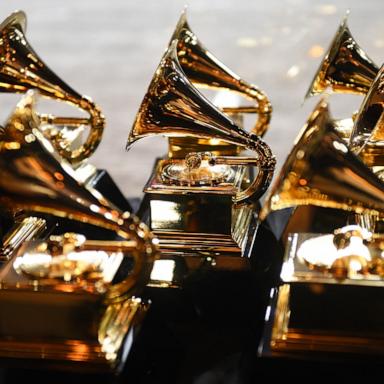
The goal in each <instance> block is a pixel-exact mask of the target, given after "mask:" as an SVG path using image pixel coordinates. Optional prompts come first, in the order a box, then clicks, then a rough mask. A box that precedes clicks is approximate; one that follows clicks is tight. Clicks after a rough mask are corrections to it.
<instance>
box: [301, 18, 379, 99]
mask: <svg viewBox="0 0 384 384" xmlns="http://www.w3.org/2000/svg"><path fill="white" fill-rule="evenodd" d="M347 16H348V14H347V15H346V16H345V17H344V19H343V21H342V22H341V24H340V26H339V28H338V30H337V32H336V34H335V36H334V38H333V40H332V42H331V44H330V47H329V49H328V51H327V53H326V54H325V56H324V58H323V60H322V62H321V64H320V66H319V68H318V70H317V72H316V74H315V77H314V79H313V81H312V83H311V85H310V87H309V89H308V91H307V93H306V96H305V98H308V97H310V96H314V95H317V94H320V93H323V92H324V91H326V90H327V89H328V88H330V89H331V90H332V91H333V92H341V93H355V94H363V95H364V94H366V93H367V92H368V90H369V88H370V87H371V84H372V82H373V80H374V79H375V77H376V75H377V72H378V70H379V68H378V67H377V65H376V64H375V63H374V62H373V61H372V60H371V59H370V58H369V57H368V55H367V54H366V53H365V52H364V51H363V50H362V48H361V47H360V46H359V44H357V42H356V40H355V39H354V38H353V36H352V34H351V32H350V30H349V28H348V25H347Z"/></svg>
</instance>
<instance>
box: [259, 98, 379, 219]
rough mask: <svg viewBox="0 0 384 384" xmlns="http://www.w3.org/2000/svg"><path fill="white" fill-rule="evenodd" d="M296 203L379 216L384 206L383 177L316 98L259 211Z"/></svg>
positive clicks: (285, 206) (323, 103)
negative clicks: (363, 158)
mask: <svg viewBox="0 0 384 384" xmlns="http://www.w3.org/2000/svg"><path fill="white" fill-rule="evenodd" d="M301 205H315V206H318V207H325V208H336V209H340V210H346V211H352V212H354V213H359V214H360V213H367V214H370V215H373V216H382V212H383V208H384V189H383V184H382V182H381V181H380V180H379V179H378V178H377V177H376V176H375V175H374V174H373V173H372V172H371V171H370V170H369V169H368V167H366V165H365V164H364V163H362V162H361V161H360V160H359V159H358V158H357V157H356V156H355V155H354V154H353V153H352V152H351V151H350V150H349V149H348V148H347V146H346V144H345V142H344V141H343V140H342V139H341V138H340V137H339V136H338V135H337V134H336V132H335V131H334V129H333V124H332V120H331V119H330V116H329V112H328V105H327V102H326V101H325V100H321V101H320V102H319V104H318V105H317V107H316V109H315V111H314V112H313V113H312V115H311V116H310V118H309V120H308V122H307V124H306V125H305V126H304V127H303V129H302V131H301V133H300V134H299V136H298V138H297V139H296V143H295V146H294V148H293V149H292V151H291V153H290V155H289V156H288V158H287V160H286V162H285V164H284V165H283V167H282V170H281V172H280V175H279V176H278V178H277V179H276V181H275V183H274V185H273V186H272V188H271V190H270V192H269V195H268V197H267V199H266V202H265V204H264V207H263V209H262V211H261V214H260V217H261V219H265V218H266V217H267V215H268V214H269V213H270V212H272V211H276V210H280V209H284V208H289V207H295V206H301Z"/></svg>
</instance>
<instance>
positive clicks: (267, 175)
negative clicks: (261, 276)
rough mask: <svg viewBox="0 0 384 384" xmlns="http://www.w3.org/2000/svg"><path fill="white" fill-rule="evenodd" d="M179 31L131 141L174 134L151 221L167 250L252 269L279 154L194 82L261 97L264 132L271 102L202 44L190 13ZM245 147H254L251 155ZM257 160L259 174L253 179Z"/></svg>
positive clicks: (161, 163) (152, 192) (149, 191)
mask: <svg viewBox="0 0 384 384" xmlns="http://www.w3.org/2000/svg"><path fill="white" fill-rule="evenodd" d="M174 36H176V37H175V38H174V39H173V40H171V42H170V45H169V47H168V49H167V51H166V53H165V54H164V56H163V58H162V60H161V62H160V65H159V67H158V68H157V70H156V72H155V75H154V77H153V79H152V82H151V84H150V86H149V88H148V91H147V94H146V95H145V97H144V100H143V102H142V104H141V106H140V109H139V112H138V113H137V117H136V120H135V122H134V124H133V127H132V130H131V132H130V134H129V138H128V144H127V147H128V148H129V147H130V146H131V145H132V144H133V143H134V142H135V141H137V140H138V139H141V138H143V137H147V136H152V135H163V136H167V137H169V138H170V141H169V143H170V146H169V153H168V156H167V157H165V158H163V159H159V160H158V161H157V163H156V165H155V167H154V171H153V173H152V175H151V176H150V178H149V180H148V182H147V184H146V186H145V188H144V192H145V200H146V201H148V211H149V220H148V221H149V226H150V228H151V230H152V231H153V232H154V234H155V235H156V236H157V237H158V238H159V240H160V248H161V254H162V257H174V256H182V257H184V259H185V260H187V263H188V259H190V260H191V262H193V263H195V262H196V260H201V262H199V263H203V264H204V263H208V264H211V265H214V266H216V268H224V269H225V268H229V269H231V268H234V267H235V268H245V267H246V265H247V260H246V259H247V257H249V253H250V249H251V246H252V241H253V235H254V233H255V229H256V226H257V224H256V223H257V213H256V212H257V204H258V203H257V200H258V198H259V197H260V196H262V194H263V193H264V191H265V190H266V189H267V187H268V185H269V183H270V181H271V178H272V175H273V171H274V167H275V159H274V156H273V155H272V152H271V150H270V148H269V147H268V145H267V144H266V143H265V142H264V141H263V140H262V139H261V138H260V137H259V136H258V135H256V134H255V133H254V132H253V131H252V132H250V133H248V132H247V131H246V130H244V129H243V128H241V127H239V126H237V125H236V124H235V123H234V121H232V120H231V119H230V118H229V117H228V116H227V115H226V114H225V113H224V112H223V111H222V110H220V109H219V108H218V107H216V106H215V105H213V104H212V102H210V101H209V100H208V99H207V98H206V97H204V96H203V94H202V93H200V92H199V90H198V89H197V88H196V86H195V84H196V83H197V84H200V85H201V84H202V83H203V84H204V85H206V86H211V84H214V86H215V87H219V88H224V89H229V90H235V91H236V92H243V93H244V92H245V93H250V94H251V95H252V96H253V98H254V99H256V100H260V102H259V106H258V108H257V111H258V112H261V113H260V115H259V120H258V123H257V124H256V128H255V130H256V131H258V132H259V133H263V132H264V130H265V129H266V126H267V124H268V121H269V113H270V106H269V102H268V101H267V100H266V99H265V96H264V95H263V94H262V93H260V92H259V91H257V89H256V88H255V87H253V86H252V87H251V86H248V85H247V83H245V82H244V81H242V80H240V79H239V78H238V77H236V76H234V75H232V74H231V73H230V72H229V71H228V70H226V69H225V70H224V69H223V68H224V67H223V66H222V64H220V63H218V61H216V60H214V59H213V58H212V55H210V54H208V53H207V51H206V50H205V49H204V48H202V46H201V45H200V43H199V42H198V40H197V38H196V37H195V35H194V34H193V33H192V32H191V31H190V29H189V27H188V25H187V24H186V21H185V16H184V15H183V16H182V18H181V21H180V22H179V24H178V27H177V29H176V32H175V35H174ZM224 71H225V72H224ZM259 108H261V110H260V109H259ZM245 109H246V112H247V111H248V110H252V111H253V112H254V111H255V107H252V108H250V107H247V108H245ZM224 110H225V111H226V109H224ZM234 112H235V110H231V113H234ZM236 112H238V110H236ZM240 150H242V151H244V150H248V151H249V152H250V153H249V155H245V156H244V155H241V154H240ZM253 167H256V168H257V173H256V176H255V177H253V178H250V176H252V175H253V173H252V172H250V171H249V170H250V169H252V168H253ZM236 266H237V267H236Z"/></svg>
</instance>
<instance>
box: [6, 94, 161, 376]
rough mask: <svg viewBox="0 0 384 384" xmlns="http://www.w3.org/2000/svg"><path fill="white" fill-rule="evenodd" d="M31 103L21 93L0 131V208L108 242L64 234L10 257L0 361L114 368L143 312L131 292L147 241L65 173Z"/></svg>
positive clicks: (153, 244) (67, 168)
mask: <svg viewBox="0 0 384 384" xmlns="http://www.w3.org/2000/svg"><path fill="white" fill-rule="evenodd" d="M34 99H35V95H34V92H33V91H29V92H27V93H26V95H24V96H23V98H22V100H21V101H20V103H19V104H18V105H17V108H16V109H15V111H14V112H13V114H12V115H11V116H10V118H9V120H8V122H7V124H6V125H5V127H4V128H2V129H1V132H0V169H1V171H0V173H1V177H0V195H1V197H0V205H1V206H2V208H3V209H8V210H9V211H10V212H11V213H15V212H16V211H19V210H22V211H23V212H24V214H25V215H33V214H36V215H39V216H43V217H46V216H45V215H48V217H49V216H53V217H57V218H67V219H70V220H74V221H77V222H81V223H86V224H90V225H93V226H96V227H98V228H103V229H106V230H109V231H112V234H113V235H114V237H116V238H117V240H101V239H98V240H89V239H86V238H85V236H83V235H81V234H75V233H66V234H64V235H61V236H54V237H50V238H49V239H48V240H35V241H34V242H24V243H23V245H22V246H21V247H19V249H18V251H17V252H16V253H14V252H12V253H11V255H10V257H8V260H6V261H5V263H4V264H3V265H1V267H0V305H1V307H2V308H3V310H2V311H1V313H0V356H3V357H7V358H22V359H30V360H34V361H36V360H38V361H39V364H40V363H41V364H55V365H57V364H60V363H64V365H65V364H68V362H69V361H70V362H71V363H73V364H76V363H77V364H79V369H87V368H89V367H91V369H98V370H99V369H100V370H111V369H112V370H114V371H117V370H119V369H121V367H122V364H123V363H124V361H125V360H126V356H127V351H128V350H129V348H130V347H131V345H132V341H133V337H134V333H135V332H136V328H137V327H138V325H139V323H140V321H141V319H142V317H143V315H144V313H145V312H146V310H147V307H148V305H147V304H146V303H143V302H142V300H141V299H140V298H138V297H136V296H135V295H136V294H137V293H138V292H139V291H140V290H141V289H142V288H143V287H144V286H145V285H146V284H147V283H148V281H149V278H150V273H151V269H152V265H153V261H154V260H155V258H156V257H157V254H158V246H157V240H156V239H155V238H154V236H153V235H152V233H151V232H150V231H149V229H148V228H147V227H146V225H145V224H143V223H141V222H140V221H139V219H138V218H137V217H135V216H133V215H132V214H130V213H128V212H122V211H120V210H119V209H117V208H115V207H114V206H113V205H112V204H111V203H110V202H109V201H108V200H107V199H105V198H104V197H103V196H102V195H101V194H100V193H99V192H97V191H95V190H94V189H92V188H90V187H85V186H83V185H82V184H81V183H79V182H78V181H77V180H76V179H75V178H74V177H73V176H72V175H73V173H74V171H73V168H72V167H71V165H70V163H68V162H67V161H65V160H64V159H62V157H61V156H60V155H59V154H58V153H57V151H56V150H55V148H54V147H53V146H52V144H51V143H50V141H48V140H47V139H46V138H45V137H44V135H43V134H42V133H41V131H40V130H39V125H38V123H39V119H38V117H37V116H36V114H35V112H34V102H35V100H34ZM48 217H47V218H48ZM43 221H44V220H43ZM32 224H33V223H32ZM28 228H29V227H25V228H24V229H28ZM35 228H36V226H33V228H32V229H35ZM24 232H25V231H24ZM24 232H23V233H22V235H23V236H24V235H25V233H24ZM34 234H35V235H36V232H34ZM24 237H25V236H24ZM12 238H13V239H14V238H15V236H13V237H12ZM18 245H20V244H18ZM26 317H28V320H29V321H28V322H27V324H26V323H25V322H24V321H23V322H21V323H20V322H18V321H15V319H25V318H26Z"/></svg>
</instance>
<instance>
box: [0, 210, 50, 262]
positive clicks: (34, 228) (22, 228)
mask: <svg viewBox="0 0 384 384" xmlns="http://www.w3.org/2000/svg"><path fill="white" fill-rule="evenodd" d="M45 229H46V222H45V220H44V219H42V218H40V217H33V216H30V217H26V218H24V219H22V220H21V222H16V223H15V225H14V226H13V227H12V228H11V229H10V231H9V232H8V233H7V234H6V235H5V236H4V239H3V245H2V247H1V249H0V262H1V261H5V260H8V259H9V257H10V256H11V255H12V254H13V253H14V252H15V251H16V250H17V249H18V248H19V247H20V246H21V245H22V244H23V243H24V242H25V241H29V240H33V239H35V238H37V237H39V235H41V234H42V233H43V232H44V230H45Z"/></svg>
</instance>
